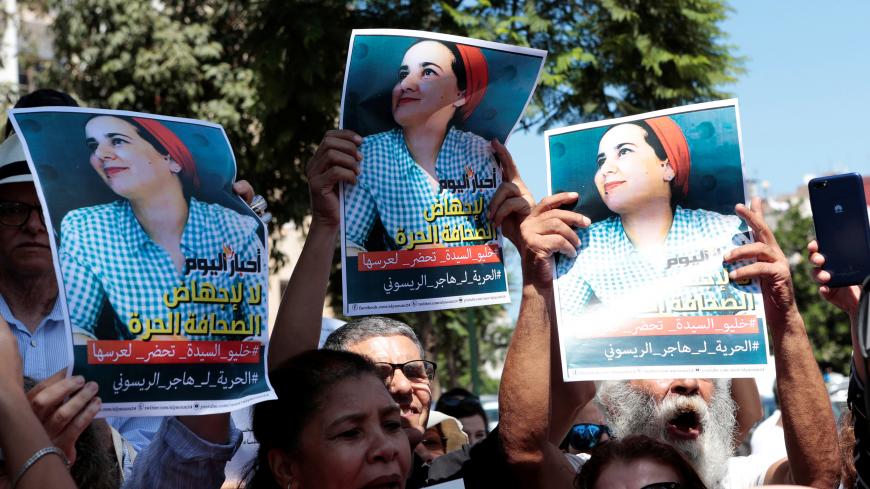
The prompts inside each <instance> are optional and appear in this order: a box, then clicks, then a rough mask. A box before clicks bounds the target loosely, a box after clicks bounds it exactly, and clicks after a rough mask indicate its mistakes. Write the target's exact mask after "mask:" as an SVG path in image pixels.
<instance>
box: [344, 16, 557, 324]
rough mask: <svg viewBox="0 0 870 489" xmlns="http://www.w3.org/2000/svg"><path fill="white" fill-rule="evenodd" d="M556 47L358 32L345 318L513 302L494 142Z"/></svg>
mask: <svg viewBox="0 0 870 489" xmlns="http://www.w3.org/2000/svg"><path fill="white" fill-rule="evenodd" d="M545 57H546V52H545V51H540V50H536V49H529V48H521V47H516V46H509V45H505V44H498V43H493V42H484V41H478V40H474V39H467V38H463V37H456V36H449V35H443V34H434V33H429V32H418V31H404V30H355V31H353V33H352V35H351V39H350V49H349V53H348V58H347V68H346V70H345V79H344V88H343V92H342V103H341V127H342V128H343V129H350V130H353V131H355V132H356V133H358V134H359V135H360V136H362V137H363V143H362V145H361V146H360V152H361V154H362V161H361V162H360V169H361V173H360V175H359V177H358V181H357V184H356V185H344V186H343V188H342V192H341V213H342V225H341V251H342V265H343V266H342V278H343V298H344V314H345V315H347V316H355V315H366V314H386V313H393V312H405V311H430V310H437V309H451V308H459V307H471V306H481V305H486V304H501V303H505V302H509V301H510V297H509V295H508V290H507V277H506V276H505V270H504V263H503V258H504V257H503V249H502V237H501V232H500V230H499V229H497V228H496V227H495V226H493V224H492V222H491V221H490V220H489V219H488V218H487V209H488V206H489V203H490V201H491V200H492V197H493V195H494V194H495V192H496V189H497V188H498V186H499V184H500V183H501V170H500V168H499V165H498V162H497V161H496V158H495V157H494V155H493V149H492V147H491V144H490V141H491V140H493V139H497V140H499V141H501V142H505V141H506V140H507V138H508V136H509V135H510V133H511V131H512V129H513V128H514V126H515V125H516V124H517V123H518V121H519V120H520V118H521V117H522V115H523V111H524V110H525V108H526V105H527V104H528V102H529V100H530V99H531V96H532V93H533V92H534V90H535V86H536V84H537V80H538V77H539V76H540V72H541V69H542V67H543V64H544V59H545Z"/></svg>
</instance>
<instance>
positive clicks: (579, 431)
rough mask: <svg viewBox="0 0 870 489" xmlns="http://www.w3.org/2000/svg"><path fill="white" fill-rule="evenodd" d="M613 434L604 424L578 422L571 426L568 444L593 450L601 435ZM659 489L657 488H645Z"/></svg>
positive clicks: (599, 441) (579, 448) (575, 447)
mask: <svg viewBox="0 0 870 489" xmlns="http://www.w3.org/2000/svg"><path fill="white" fill-rule="evenodd" d="M605 434H606V435H607V436H612V435H611V434H610V428H608V427H607V426H606V425H603V424H593V423H578V424H575V425H574V426H572V427H571V431H569V432H568V444H569V445H571V447H572V448H573V449H574V450H580V451H586V450H591V449H593V448H595V447H596V446H598V444H599V443H601V437H602V436H604V435H605ZM643 489H657V488H643Z"/></svg>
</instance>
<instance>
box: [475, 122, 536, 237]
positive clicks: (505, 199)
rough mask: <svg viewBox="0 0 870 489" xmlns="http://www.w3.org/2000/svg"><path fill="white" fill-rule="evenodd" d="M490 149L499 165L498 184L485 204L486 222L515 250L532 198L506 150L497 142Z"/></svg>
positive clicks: (532, 203)
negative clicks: (506, 239) (500, 171)
mask: <svg viewBox="0 0 870 489" xmlns="http://www.w3.org/2000/svg"><path fill="white" fill-rule="evenodd" d="M492 149H493V150H495V156H496V158H498V161H499V162H500V163H501V170H502V181H501V185H499V187H498V190H496V192H495V195H494V196H493V197H492V201H490V203H489V211H488V212H487V218H488V219H490V220H491V221H492V222H493V224H494V225H495V226H501V230H502V233H503V234H504V235H505V237H507V238H508V239H509V240H511V242H512V243H513V244H514V245H516V246H517V247H519V245H518V244H517V239H518V238H519V228H520V223H521V222H522V221H523V219H525V218H526V217H527V216H528V215H529V214H530V213H531V212H532V208H533V207H534V206H535V198H534V197H532V193H531V192H529V189H528V188H527V187H526V184H525V183H523V180H522V179H521V178H520V173H519V171H518V170H517V165H516V164H515V163H514V159H513V157H511V154H510V152H508V150H507V148H506V147H505V146H504V145H503V144H501V143H500V142H499V141H498V140H497V139H493V140H492Z"/></svg>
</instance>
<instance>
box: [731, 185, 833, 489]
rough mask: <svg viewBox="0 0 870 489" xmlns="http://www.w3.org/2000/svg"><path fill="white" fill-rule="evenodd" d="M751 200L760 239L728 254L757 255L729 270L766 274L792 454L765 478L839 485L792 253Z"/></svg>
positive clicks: (734, 276) (750, 217) (749, 216)
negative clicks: (785, 250)
mask: <svg viewBox="0 0 870 489" xmlns="http://www.w3.org/2000/svg"><path fill="white" fill-rule="evenodd" d="M752 204H753V205H752V209H751V210H750V209H748V208H746V207H745V206H743V205H742V204H738V205H737V208H736V210H737V214H738V215H739V216H740V217H742V218H743V219H744V220H745V221H746V222H747V224H749V226H750V228H752V230H753V232H754V233H755V236H756V239H757V242H756V243H752V244H748V245H744V246H741V247H739V248H737V249H735V250H732V251H731V252H729V253H728V254H727V255H726V256H725V258H726V260H727V261H729V262H732V261H736V260H740V259H755V260H757V261H756V262H755V263H752V264H750V265H747V266H744V267H741V268H739V269H737V270H735V271H732V272H731V273H730V274H729V275H730V277H731V280H741V279H747V278H749V279H754V278H758V279H760V280H761V291H762V294H763V296H764V311H765V314H766V316H767V321H768V325H769V327H770V333H771V336H772V339H773V341H772V345H773V352H774V356H776V358H778V359H779V361H778V362H776V378H777V382H778V388H779V396H780V405H781V407H782V426H783V431H784V433H785V446H786V451H787V453H788V459H784V460H781V461H779V462H777V463H776V464H774V465H773V466H771V467H770V469H769V470H768V472H767V477H766V478H765V483H766V484H786V483H796V484H801V485H806V486H812V487H819V488H829V487H834V486H835V485H836V483H837V481H838V480H839V477H840V460H839V457H838V456H837V450H836V447H837V430H836V426H835V424H834V414H833V411H832V410H831V403H830V400H829V399H828V392H827V389H825V384H824V382H823V381H822V376H821V373H820V372H819V369H818V366H817V365H816V361H815V359H814V358H813V350H812V346H811V345H810V342H809V339H808V338H807V333H806V329H805V328H804V323H803V319H802V318H801V316H800V314H799V313H798V310H797V305H796V304H795V299H794V289H793V287H792V282H791V274H790V272H789V266H788V259H787V258H786V256H785V254H784V253H783V252H782V250H781V249H780V248H779V245H778V244H777V242H776V239H775V238H774V235H773V232H772V231H771V230H770V228H769V227H767V224H766V223H765V221H764V216H763V214H762V212H761V210H760V209H761V201H760V200H759V199H753V203H752ZM790 462H792V463H790Z"/></svg>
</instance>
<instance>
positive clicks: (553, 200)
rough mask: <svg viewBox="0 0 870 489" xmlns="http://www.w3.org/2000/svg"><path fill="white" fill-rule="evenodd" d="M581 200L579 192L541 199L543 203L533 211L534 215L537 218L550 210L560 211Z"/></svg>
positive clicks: (539, 203)
mask: <svg viewBox="0 0 870 489" xmlns="http://www.w3.org/2000/svg"><path fill="white" fill-rule="evenodd" d="M579 198H580V194H578V193H577V192H562V193H558V194H555V195H549V196H547V197H544V198H543V199H541V201H540V202H538V205H536V206H535V208H534V209H532V215H533V216H537V215H540V214H543V213H544V212H547V211H549V210H552V209H558V208H559V207H562V206H563V205H565V204H572V203H574V202H577V199H579Z"/></svg>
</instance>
